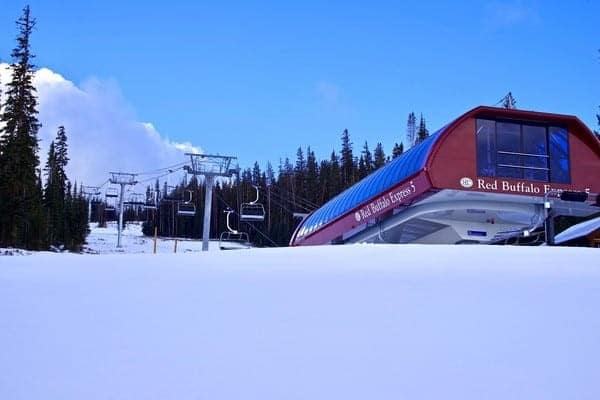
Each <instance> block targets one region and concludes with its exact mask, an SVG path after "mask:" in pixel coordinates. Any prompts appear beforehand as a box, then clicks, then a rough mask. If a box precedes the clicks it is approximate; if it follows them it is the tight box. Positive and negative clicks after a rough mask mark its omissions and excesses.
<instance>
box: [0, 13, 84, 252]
mask: <svg viewBox="0 0 600 400" xmlns="http://www.w3.org/2000/svg"><path fill="white" fill-rule="evenodd" d="M35 24H36V21H35V19H34V18H32V17H31V12H30V9H29V6H26V7H25V8H24V9H23V14H22V16H21V17H20V18H19V19H18V20H17V27H18V35H17V44H16V46H15V48H14V49H13V50H12V53H11V58H12V62H11V64H10V67H9V68H10V72H11V80H10V81H9V82H7V84H6V86H7V90H6V93H0V247H20V248H26V249H30V250H43V249H48V248H49V247H50V246H53V247H55V248H57V249H69V250H75V251H77V250H79V249H80V248H81V246H82V244H83V243H84V241H85V236H86V234H87V229H88V228H87V222H88V221H87V211H86V201H85V199H84V198H83V195H82V194H81V192H80V191H78V189H77V185H76V184H75V185H73V186H72V185H71V183H70V181H69V179H68V178H67V175H66V172H65V167H66V165H67V163H68V161H69V158H68V155H67V150H68V149H67V147H68V146H67V135H66V130H65V128H64V127H62V126H61V127H58V130H57V134H56V138H55V139H54V140H53V141H52V142H51V143H50V147H49V152H48V158H47V162H46V165H45V167H44V168H43V169H41V168H40V165H39V164H40V161H39V156H38V152H39V140H38V131H39V129H40V127H41V123H40V122H39V120H38V118H37V116H38V110H37V106H38V102H37V97H36V89H35V87H34V86H33V75H34V68H35V66H34V64H33V62H32V61H33V59H34V57H35V55H34V54H33V53H32V51H31V42H30V40H31V34H32V32H33V28H34V27H35ZM44 178H45V179H44Z"/></svg>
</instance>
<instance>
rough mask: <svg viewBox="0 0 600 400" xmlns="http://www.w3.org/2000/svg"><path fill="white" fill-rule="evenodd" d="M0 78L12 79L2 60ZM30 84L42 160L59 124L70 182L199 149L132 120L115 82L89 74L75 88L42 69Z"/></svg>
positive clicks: (172, 160) (98, 178)
mask: <svg viewBox="0 0 600 400" xmlns="http://www.w3.org/2000/svg"><path fill="white" fill-rule="evenodd" d="M0 79H1V81H2V83H3V84H4V85H5V84H6V83H7V82H8V81H9V80H10V72H9V71H8V70H7V64H0ZM34 85H35V87H36V89H37V94H38V101H39V106H38V110H39V115H38V118H39V120H40V122H41V123H42V128H41V129H40V132H39V139H40V153H39V155H40V160H41V163H42V164H41V165H42V166H43V165H44V162H45V158H46V154H47V152H48V146H49V143H50V142H51V141H52V140H53V139H54V137H55V136H56V130H57V128H58V127H59V126H61V125H63V126H64V127H65V129H66V132H67V138H68V145H69V158H70V162H69V165H68V168H67V173H68V176H69V178H70V179H71V181H75V180H76V181H77V182H83V183H85V184H87V185H97V184H100V183H102V182H104V181H105V180H106V179H107V178H108V172H109V171H122V172H139V171H149V170H155V169H157V168H162V167H165V166H168V165H173V164H176V163H178V162H183V161H185V160H186V159H185V157H184V153H185V152H202V150H201V149H200V148H198V147H195V146H193V145H192V144H191V143H189V142H185V143H178V142H174V141H171V140H169V139H168V138H165V137H164V136H163V135H161V134H160V133H159V132H158V131H157V130H156V129H155V128H154V126H153V125H152V124H151V123H149V122H139V121H136V118H135V116H134V114H133V112H132V111H131V109H130V107H129V106H128V104H127V102H126V101H125V99H124V98H123V96H122V94H121V92H120V90H119V88H118V85H117V84H116V82H114V81H111V80H100V79H89V80H87V81H85V82H84V83H82V84H81V85H80V86H79V87H78V86H77V85H75V84H74V83H73V82H71V81H69V80H67V79H65V78H64V77H63V76H61V75H60V74H58V73H56V72H54V71H51V70H49V69H47V68H42V69H40V70H38V71H37V72H36V73H35V77H34ZM3 93H5V90H3ZM2 100H3V101H4V100H5V97H4V94H3V97H2Z"/></svg>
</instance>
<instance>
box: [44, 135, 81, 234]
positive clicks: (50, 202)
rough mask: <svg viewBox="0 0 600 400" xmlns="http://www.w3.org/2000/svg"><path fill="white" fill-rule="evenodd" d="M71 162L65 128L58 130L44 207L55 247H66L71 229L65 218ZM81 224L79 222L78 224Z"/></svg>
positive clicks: (48, 166)
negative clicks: (68, 231)
mask: <svg viewBox="0 0 600 400" xmlns="http://www.w3.org/2000/svg"><path fill="white" fill-rule="evenodd" d="M68 162H69V158H68V156H67V134H66V132H65V128H64V126H60V127H59V128H58V132H57V133H56V138H55V140H53V141H52V142H51V143H50V149H49V150H48V159H47V161H46V167H45V168H44V171H45V172H46V187H45V189H44V206H45V208H46V215H47V217H48V241H49V243H50V244H52V245H55V246H61V245H65V244H66V242H65V232H67V230H68V229H70V228H69V226H68V224H69V223H70V221H68V220H67V219H66V218H65V213H66V207H67V205H66V204H65V195H66V192H67V180H68V179H67V174H66V167H67V163H68ZM76 224H79V222H76Z"/></svg>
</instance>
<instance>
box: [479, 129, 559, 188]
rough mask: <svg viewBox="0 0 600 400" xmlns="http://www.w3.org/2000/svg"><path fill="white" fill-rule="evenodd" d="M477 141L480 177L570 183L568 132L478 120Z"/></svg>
mask: <svg viewBox="0 0 600 400" xmlns="http://www.w3.org/2000/svg"><path fill="white" fill-rule="evenodd" d="M476 137H477V171H478V175H479V176H489V177H502V178H513V179H526V180H531V181H540V182H556V183H569V182H570V170H569V147H568V133H567V130H566V129H565V128H562V127H557V126H545V125H534V124H526V123H518V122H512V121H511V122H509V121H494V120H490V119H478V120H477V133H476Z"/></svg>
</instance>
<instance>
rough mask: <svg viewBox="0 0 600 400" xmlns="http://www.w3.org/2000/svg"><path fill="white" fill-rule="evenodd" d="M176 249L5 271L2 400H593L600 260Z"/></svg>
mask: <svg viewBox="0 0 600 400" xmlns="http://www.w3.org/2000/svg"><path fill="white" fill-rule="evenodd" d="M96 233H99V232H96ZM132 236H135V235H132ZM97 237H98V238H99V237H100V235H99V234H98V236H97ZM138 237H139V236H138ZM134 241H135V240H134ZM107 242H108V240H107ZM138 244H139V245H140V246H142V244H141V243H138ZM143 245H144V246H146V245H147V247H148V248H149V249H151V242H150V241H149V242H148V243H144V244H143ZM93 247H94V244H93V243H92V242H90V248H93ZM125 248H129V247H125ZM166 250H169V246H166ZM170 250H171V251H164V252H163V251H159V253H158V254H156V255H154V254H101V255H75V254H54V253H34V254H33V255H30V256H23V257H10V256H6V257H0V399H61V400H65V399H86V400H89V399H161V400H163V399H261V400H263V399H345V400H346V399H402V398H407V399H440V398H443V399H467V398H470V399H598V398H600V379H599V377H600V313H599V312H598V308H599V306H600V261H599V260H600V258H599V255H600V252H599V251H598V249H583V248H556V247H551V248H549V247H506V246H432V245H430V246H426V245H421V246H419V245H401V246H392V245H387V246H375V245H354V246H322V247H311V248H282V249H249V250H244V251H229V252H218V251H213V252H207V253H202V252H196V251H194V252H178V254H173V253H172V248H171V249H170ZM145 251H146V252H148V251H147V250H145Z"/></svg>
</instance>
